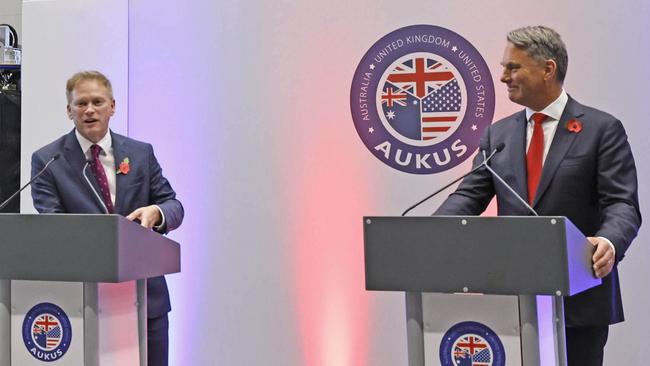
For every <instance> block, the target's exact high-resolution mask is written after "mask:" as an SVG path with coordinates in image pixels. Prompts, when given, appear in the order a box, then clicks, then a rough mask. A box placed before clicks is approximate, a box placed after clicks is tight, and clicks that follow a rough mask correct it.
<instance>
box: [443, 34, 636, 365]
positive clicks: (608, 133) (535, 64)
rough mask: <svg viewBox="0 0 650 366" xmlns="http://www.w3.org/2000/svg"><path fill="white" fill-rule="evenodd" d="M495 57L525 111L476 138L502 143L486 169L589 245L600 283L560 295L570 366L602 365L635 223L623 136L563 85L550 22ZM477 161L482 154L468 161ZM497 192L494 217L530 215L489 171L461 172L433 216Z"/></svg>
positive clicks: (630, 165)
mask: <svg viewBox="0 0 650 366" xmlns="http://www.w3.org/2000/svg"><path fill="white" fill-rule="evenodd" d="M501 65H502V66H503V73H502V75H501V82H503V83H504V84H505V85H506V86H507V90H508V97H509V98H510V100H511V101H513V102H515V103H517V104H520V105H522V106H524V107H525V109H524V110H523V111H520V112H518V113H515V114H513V115H511V116H508V117H506V118H504V119H502V120H500V121H498V122H496V123H494V124H493V125H492V126H490V127H489V128H488V129H487V131H486V134H485V135H484V136H483V138H482V140H481V146H486V147H487V150H488V151H491V150H492V149H494V147H495V146H498V145H500V144H505V148H504V149H503V151H502V152H501V153H500V154H499V155H497V156H495V157H494V158H493V159H492V160H491V164H490V165H491V167H492V169H494V170H495V171H496V172H497V173H498V174H499V175H501V176H502V177H503V178H504V180H505V181H506V182H507V183H508V184H509V185H510V186H512V187H514V189H515V190H516V191H517V192H518V194H519V195H521V196H522V197H523V198H524V199H527V200H528V202H529V203H530V205H531V206H532V207H533V208H534V209H535V210H536V211H537V212H538V213H539V214H540V215H545V216H566V217H568V218H569V219H570V220H571V221H572V222H573V223H574V224H575V225H576V226H577V227H578V228H579V229H580V230H581V231H582V233H584V234H585V235H586V236H587V237H588V240H589V242H591V244H593V246H594V254H593V256H592V261H593V270H594V275H595V276H596V277H598V278H602V284H601V285H599V286H596V287H594V288H592V289H589V290H587V291H584V292H582V293H579V294H576V295H574V296H570V297H565V298H564V305H565V321H566V340H567V359H568V364H569V365H572V366H575V365H602V363H603V351H604V347H605V343H606V342H607V336H608V331H609V324H614V323H618V322H621V321H623V307H622V302H621V293H620V288H619V282H618V271H617V264H618V263H619V262H620V261H621V260H622V259H623V257H624V256H625V251H626V250H627V248H628V247H629V245H630V244H631V242H632V239H634V237H636V235H637V232H638V230H639V227H640V226H641V213H640V211H639V200H638V194H637V176H636V166H635V164H634V158H633V156H632V151H631V149H630V146H629V144H628V141H627V135H626V133H625V130H624V128H623V125H622V124H621V122H620V121H619V120H618V119H616V118H615V117H613V116H612V115H610V114H608V113H605V112H602V111H599V110H597V109H594V108H591V107H587V106H585V105H582V104H580V103H578V102H577V101H576V100H574V99H573V98H572V97H570V96H569V95H568V94H567V93H566V92H565V91H564V89H563V82H564V77H565V76H566V71H567V66H568V56H567V51H566V46H565V45H564V42H563V41H562V38H561V37H560V35H559V34H558V33H557V32H556V31H554V30H553V29H550V28H548V27H543V26H535V27H524V28H520V29H516V30H514V31H512V32H510V33H509V34H508V36H507V43H506V48H505V51H504V54H503V60H502V61H501ZM481 162H482V157H481V156H480V154H479V155H477V157H476V158H475V160H474V166H477V165H478V164H480V163H481ZM495 195H496V198H497V205H498V214H499V215H528V210H527V208H526V207H525V206H524V205H522V203H521V202H520V201H519V200H518V199H516V198H515V197H514V196H513V194H512V193H511V192H509V191H508V190H507V188H506V187H504V186H503V185H502V184H501V183H500V182H498V181H496V180H495V179H493V177H492V176H491V175H490V173H489V172H488V171H486V170H482V171H479V172H477V173H476V174H473V175H469V176H468V177H467V178H465V179H464V180H463V182H462V183H461V185H460V186H459V187H458V189H457V190H456V191H455V192H454V193H452V194H451V195H450V196H449V197H448V198H447V200H446V201H445V202H444V203H443V204H442V205H441V207H440V208H439V209H438V210H437V211H436V214H439V215H478V214H480V213H481V212H483V211H484V210H485V208H486V207H487V205H488V204H489V202H490V200H491V199H492V197H493V196H495ZM534 275H536V274H534Z"/></svg>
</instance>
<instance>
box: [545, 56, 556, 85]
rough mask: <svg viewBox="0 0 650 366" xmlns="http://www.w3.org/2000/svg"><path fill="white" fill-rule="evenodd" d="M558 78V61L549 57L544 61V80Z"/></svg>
mask: <svg viewBox="0 0 650 366" xmlns="http://www.w3.org/2000/svg"><path fill="white" fill-rule="evenodd" d="M555 79H557V63H556V62H555V60H552V59H549V60H546V62H545V63H544V80H546V81H549V80H555Z"/></svg>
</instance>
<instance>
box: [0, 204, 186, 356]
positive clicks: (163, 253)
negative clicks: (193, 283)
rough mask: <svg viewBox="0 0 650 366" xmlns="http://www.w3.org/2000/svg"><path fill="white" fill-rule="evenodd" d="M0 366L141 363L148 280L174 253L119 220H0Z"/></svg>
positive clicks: (175, 267)
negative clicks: (0, 237) (0, 234)
mask: <svg viewBox="0 0 650 366" xmlns="http://www.w3.org/2000/svg"><path fill="white" fill-rule="evenodd" d="M0 233H2V237H3V238H2V241H0V253H1V254H0V366H9V365H21V366H27V365H46V364H51V365H92V366H98V365H146V364H147V355H146V350H147V315H146V311H147V302H146V299H147V296H146V279H147V278H151V277H157V276H162V275H165V274H169V273H176V272H180V246H179V244H178V243H176V242H174V241H173V240H170V239H168V238H166V237H164V236H162V235H160V234H158V233H155V232H153V231H151V230H147V229H145V228H143V227H141V226H140V225H139V224H137V223H134V222H131V221H129V220H127V219H125V218H123V217H121V216H119V215H81V214H43V215H18V214H0Z"/></svg>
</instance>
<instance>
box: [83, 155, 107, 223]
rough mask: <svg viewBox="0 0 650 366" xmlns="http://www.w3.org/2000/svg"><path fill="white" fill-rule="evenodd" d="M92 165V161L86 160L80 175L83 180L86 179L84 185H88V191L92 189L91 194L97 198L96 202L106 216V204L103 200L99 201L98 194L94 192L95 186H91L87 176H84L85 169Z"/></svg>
mask: <svg viewBox="0 0 650 366" xmlns="http://www.w3.org/2000/svg"><path fill="white" fill-rule="evenodd" d="M92 164H93V161H92V159H86V164H84V168H83V171H82V174H83V176H84V178H85V179H86V183H88V186H89V187H90V189H92V191H93V193H94V194H95V198H97V201H99V204H100V205H102V208H103V209H104V212H106V213H107V214H108V213H109V212H108V208H107V207H106V204H105V203H104V200H103V199H101V197H99V194H98V193H97V191H96V190H95V186H93V184H92V183H90V179H88V176H87V175H86V169H87V168H88V166H89V165H92Z"/></svg>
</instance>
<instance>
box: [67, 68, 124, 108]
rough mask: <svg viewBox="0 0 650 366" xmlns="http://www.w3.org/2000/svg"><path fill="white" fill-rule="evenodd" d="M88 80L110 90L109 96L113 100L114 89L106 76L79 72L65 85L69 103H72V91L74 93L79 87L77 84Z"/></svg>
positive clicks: (97, 72) (96, 72)
mask: <svg viewBox="0 0 650 366" xmlns="http://www.w3.org/2000/svg"><path fill="white" fill-rule="evenodd" d="M86 80H96V81H97V82H99V83H100V84H102V85H103V86H104V87H105V88H106V89H107V90H108V95H110V96H111V99H113V87H112V86H111V81H110V80H108V78H107V77H106V75H104V74H102V73H101V72H99V71H96V70H90V71H79V72H78V73H76V74H74V75H72V76H71V77H70V79H68V82H67V83H66V84H65V96H66V97H67V98H68V103H70V102H71V101H72V91H74V88H75V87H76V86H77V84H79V83H80V82H82V81H86Z"/></svg>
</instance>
